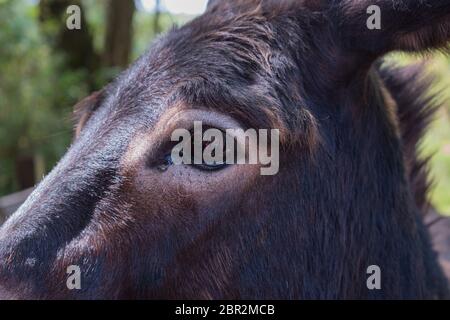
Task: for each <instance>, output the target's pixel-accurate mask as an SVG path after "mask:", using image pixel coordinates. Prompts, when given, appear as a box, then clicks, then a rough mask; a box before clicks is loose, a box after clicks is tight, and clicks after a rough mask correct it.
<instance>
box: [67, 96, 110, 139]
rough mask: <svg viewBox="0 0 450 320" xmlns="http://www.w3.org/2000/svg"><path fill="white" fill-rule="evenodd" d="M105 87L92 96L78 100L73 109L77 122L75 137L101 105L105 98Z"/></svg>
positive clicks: (75, 121)
mask: <svg viewBox="0 0 450 320" xmlns="http://www.w3.org/2000/svg"><path fill="white" fill-rule="evenodd" d="M104 93H105V89H102V90H100V91H96V92H94V93H92V94H91V95H90V96H88V97H86V98H84V99H83V100H81V101H80V102H78V103H77V104H76V105H75V107H74V110H73V115H74V117H73V118H74V123H75V138H77V137H78V136H79V135H80V132H81V130H82V129H83V127H84V125H85V124H86V122H87V121H88V120H89V118H90V117H91V115H92V113H93V112H94V111H95V110H96V109H97V108H98V107H99V106H100V104H101V103H102V101H103V98H104Z"/></svg>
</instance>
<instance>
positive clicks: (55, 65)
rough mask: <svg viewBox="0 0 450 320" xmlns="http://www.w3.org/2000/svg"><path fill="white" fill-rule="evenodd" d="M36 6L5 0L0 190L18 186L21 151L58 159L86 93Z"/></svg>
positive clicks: (0, 14) (0, 34) (1, 13)
mask: <svg viewBox="0 0 450 320" xmlns="http://www.w3.org/2000/svg"><path fill="white" fill-rule="evenodd" d="M36 10H37V8H36V6H30V5H28V2H26V1H23V0H14V1H2V2H0V24H1V27H0V30H1V31H0V43H2V45H1V46H0V70H1V73H0V194H6V193H10V192H12V191H15V190H17V182H16V181H15V176H14V172H15V169H14V163H15V159H17V157H19V156H32V157H41V158H43V159H44V162H45V167H46V168H45V170H49V169H50V168H51V167H52V166H53V165H54V163H55V161H57V159H58V158H59V157H60V155H61V154H63V153H64V151H65V149H66V147H67V145H68V144H69V142H70V136H71V124H70V121H69V118H68V115H69V114H70V106H71V105H72V104H73V101H76V100H77V99H78V98H79V97H80V96H83V95H84V94H85V93H86V92H85V90H84V88H83V85H80V78H82V76H83V75H81V74H76V73H68V72H64V71H63V70H64V68H62V66H63V60H62V59H61V57H57V56H55V55H54V54H52V52H51V50H50V47H49V46H48V45H47V44H46V43H45V41H44V39H43V37H42V35H41V34H40V29H39V25H38V22H37V19H36V15H37V12H36ZM62 119H67V121H64V120H62Z"/></svg>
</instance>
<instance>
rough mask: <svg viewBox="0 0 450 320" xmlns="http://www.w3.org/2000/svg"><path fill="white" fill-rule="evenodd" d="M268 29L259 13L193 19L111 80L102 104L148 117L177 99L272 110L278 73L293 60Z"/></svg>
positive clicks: (204, 104)
mask: <svg viewBox="0 0 450 320" xmlns="http://www.w3.org/2000/svg"><path fill="white" fill-rule="evenodd" d="M273 32H274V31H273V29H272V26H271V24H270V23H269V22H268V21H267V20H266V19H265V18H264V17H262V16H260V15H255V16H243V17H238V18H236V19H233V20H226V19H225V20H219V21H216V22H214V23H211V22H210V18H202V19H197V20H195V21H193V22H192V23H190V24H188V25H187V26H185V27H183V28H180V29H176V30H173V31H171V32H170V33H169V34H168V35H166V36H165V37H164V38H161V39H160V40H158V41H157V42H156V43H154V44H153V45H152V47H151V49H150V50H149V51H148V52H147V53H146V54H145V55H143V56H142V57H141V58H140V59H138V61H136V62H135V63H134V64H133V66H132V67H131V68H129V69H128V70H127V71H126V72H125V73H124V74H123V75H122V76H121V77H119V78H118V79H117V80H116V82H115V83H114V84H113V86H112V87H111V89H110V94H109V97H108V99H107V100H106V103H105V104H107V105H109V106H110V108H113V109H117V110H119V111H123V112H125V113H127V112H128V113H129V112H130V110H135V111H136V110H137V111H138V113H146V114H149V113H151V114H152V118H157V117H158V115H160V114H161V113H163V112H164V111H165V110H166V109H167V108H169V107H171V106H173V105H175V104H178V105H180V103H179V102H182V103H181V104H182V105H185V106H188V107H191V108H195V107H199V106H200V107H207V108H216V109H217V108H219V109H221V110H220V111H223V112H225V113H233V114H240V115H243V114H244V113H246V112H239V111H242V110H236V109H242V108H248V107H249V105H252V106H253V107H258V108H260V109H264V108H265V109H267V110H260V112H261V113H265V114H266V115H267V114H271V113H273V112H274V111H273V110H270V109H273V108H276V106H277V105H278V101H277V100H278V99H277V96H276V94H275V93H274V92H275V90H273V86H274V84H276V82H277V79H276V77H277V74H278V73H279V70H280V69H283V68H292V64H293V62H292V61H290V60H289V59H287V58H286V57H285V55H284V54H283V53H282V50H280V49H279V48H276V44H275V43H274V41H275V40H274V39H275V36H274V34H273ZM252 112H255V110H253V111H252ZM123 114H124V113H122V112H117V113H114V115H116V116H117V115H119V116H120V115H123ZM245 120H251V117H249V119H244V121H245ZM254 125H256V124H254Z"/></svg>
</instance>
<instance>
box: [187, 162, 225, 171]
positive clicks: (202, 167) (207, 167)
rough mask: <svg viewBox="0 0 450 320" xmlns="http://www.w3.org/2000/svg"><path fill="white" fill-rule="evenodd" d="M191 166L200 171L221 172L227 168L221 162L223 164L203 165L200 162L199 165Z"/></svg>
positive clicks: (203, 163)
mask: <svg viewBox="0 0 450 320" xmlns="http://www.w3.org/2000/svg"><path fill="white" fill-rule="evenodd" d="M192 166H193V167H194V168H196V169H199V170H202V171H218V170H222V169H224V168H225V167H227V166H228V165H227V164H226V163H225V162H223V163H209V164H208V163H205V162H202V163H201V164H192Z"/></svg>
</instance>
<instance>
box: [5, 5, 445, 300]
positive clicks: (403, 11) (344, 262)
mask: <svg viewBox="0 0 450 320" xmlns="http://www.w3.org/2000/svg"><path fill="white" fill-rule="evenodd" d="M373 4H376V5H377V6H378V7H377V8H379V9H380V13H381V29H376V28H375V29H373V30H371V29H369V28H368V27H367V19H369V18H370V15H369V14H368V13H367V9H368V7H370V6H371V5H373ZM449 38H450V1H448V0H433V1H431V0H430V1H417V0H414V1H407V0H395V1H394V0H376V1H374V0H372V1H369V0H367V1H365V0H342V1H334V0H298V1H294V0H286V1H270V0H259V1H256V0H235V1H225V0H224V1H220V0H216V1H212V2H211V4H210V5H209V7H208V9H207V12H206V13H205V14H203V15H202V16H200V17H198V18H197V19H195V20H193V21H192V22H190V23H188V24H187V25H185V26H183V27H182V28H179V29H176V30H173V31H171V32H170V33H168V34H167V35H166V36H164V37H162V38H161V39H159V40H157V41H156V42H155V43H154V44H153V45H152V47H151V49H150V50H149V51H148V52H147V53H146V54H145V55H143V56H142V57H141V58H140V59H139V60H137V61H136V62H135V63H134V64H133V65H132V66H131V67H130V68H129V69H128V70H127V71H125V72H124V73H123V74H122V75H120V76H119V77H118V78H117V79H116V80H115V81H114V82H113V83H112V84H110V85H108V86H107V87H106V88H105V89H103V90H102V91H100V92H98V93H95V94H94V95H92V96H91V97H89V98H87V99H85V100H84V101H82V102H81V103H80V104H79V105H78V106H77V108H76V109H77V110H76V113H77V115H78V118H79V122H78V125H77V129H76V133H77V134H76V139H75V141H74V142H73V145H72V146H71V147H70V149H69V150H68V152H67V154H66V155H65V156H64V157H63V158H62V160H61V161H60V162H59V164H58V165H57V166H56V167H55V169H54V170H53V171H52V172H51V173H50V174H49V175H48V176H47V177H46V178H45V179H44V180H43V181H42V182H41V184H40V185H39V186H38V187H37V188H36V190H35V191H34V193H33V194H32V195H31V196H30V198H29V199H28V200H27V201H26V203H25V204H24V205H23V206H22V207H21V208H20V209H19V210H18V211H17V212H16V213H15V214H14V215H13V216H12V217H11V218H10V219H9V220H8V221H7V222H6V223H5V225H4V226H3V227H2V228H1V229H0V296H2V297H6V298H429V297H439V296H444V295H445V294H446V292H447V291H446V290H447V288H446V285H445V280H444V279H443V278H442V274H441V271H440V269H439V267H438V265H437V262H436V259H435V256H434V254H433V253H432V251H431V249H430V245H429V242H428V237H427V234H426V232H425V230H424V227H423V224H422V222H421V218H420V214H419V209H418V206H417V204H416V203H415V202H414V199H413V193H412V187H411V185H410V182H409V181H410V179H409V178H408V175H407V168H406V166H405V160H404V154H403V152H402V145H403V142H402V139H401V134H400V129H399V128H400V125H399V123H398V121H397V117H396V112H395V105H394V99H392V97H390V96H389V94H388V92H387V91H386V90H385V89H384V86H383V83H382V81H381V79H380V77H379V76H378V73H377V71H376V70H375V69H374V67H373V64H374V62H375V61H376V60H377V58H379V57H381V56H383V55H384V54H386V53H388V52H390V51H393V50H408V51H423V50H428V49H431V48H442V47H444V46H445V43H446V41H447V40H448V39H449ZM195 121H202V122H203V124H204V125H206V126H207V127H210V128H217V129H219V130H221V131H224V130H226V129H229V128H242V129H249V128H255V129H261V128H262V129H278V130H279V132H280V150H279V152H280V156H279V158H280V159H279V172H278V174H276V175H271V176H270V175H269V176H267V175H261V174H260V173H261V171H260V168H261V164H254V165H226V166H209V165H206V164H193V165H187V164H182V165H174V164H172V161H170V157H168V155H170V154H171V149H172V147H173V144H172V142H171V134H172V132H173V131H174V130H175V129H178V128H185V129H187V130H191V129H192V127H193V125H194V122H195ZM370 265H378V266H379V267H380V269H381V272H382V279H383V282H382V288H381V290H369V289H368V288H367V284H366V282H367V277H368V275H367V273H366V271H367V268H368V267H369V266H370ZM70 266H76V267H77V268H78V269H79V271H80V276H81V283H80V284H81V287H80V289H77V288H75V289H73V290H70V289H69V288H68V287H67V285H66V284H67V279H68V277H69V275H68V274H67V271H68V268H69V267H70ZM69 270H73V269H70V268H69Z"/></svg>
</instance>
